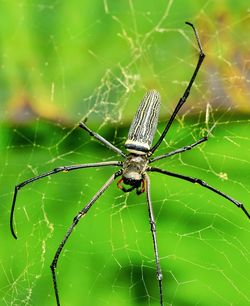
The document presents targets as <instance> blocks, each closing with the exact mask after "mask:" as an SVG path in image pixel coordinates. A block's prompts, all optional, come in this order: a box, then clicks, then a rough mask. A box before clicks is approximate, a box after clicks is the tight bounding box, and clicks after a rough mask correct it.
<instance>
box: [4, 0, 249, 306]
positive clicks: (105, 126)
mask: <svg viewBox="0 0 250 306" xmlns="http://www.w3.org/2000/svg"><path fill="white" fill-rule="evenodd" d="M190 3H192V2H190ZM221 3H222V2H221ZM244 3H245V1H238V2H237V5H236V4H233V2H232V3H231V2H230V1H225V2H223V4H220V5H221V7H218V6H217V5H218V3H217V2H216V3H215V2H214V1H203V2H200V3H199V4H197V3H192V4H190V6H188V5H187V4H184V3H183V1H178V0H173V1H161V2H160V1H159V3H157V4H155V3H153V4H152V3H147V2H143V3H139V2H138V3H135V2H133V1H124V2H123V3H122V4H115V3H111V2H110V1H108V0H104V1H103V3H102V5H101V6H100V5H99V6H98V5H97V6H94V5H93V4H91V6H90V4H89V6H88V5H86V6H84V5H83V6H82V7H81V9H82V10H83V11H85V9H88V12H90V16H91V19H88V20H87V21H86V23H85V24H84V27H83V29H82V30H81V31H80V30H79V28H74V25H73V24H72V23H69V22H68V23H67V21H65V20H67V19H69V20H70V18H71V19H72V16H74V18H75V17H76V16H78V15H79V12H78V10H80V9H79V7H78V6H77V7H74V6H67V5H66V4H65V3H64V2H62V3H59V2H54V3H53V4H45V2H44V3H39V4H38V3H34V4H32V5H31V4H27V3H26V2H22V5H21V6H20V7H22V11H21V13H20V16H21V17H22V18H23V20H24V21H25V22H27V23H28V22H29V21H30V20H29V19H28V15H26V10H25V7H26V8H28V9H30V10H32V9H33V10H34V11H35V12H36V13H37V14H40V16H42V18H45V17H46V18H47V16H57V14H58V13H59V12H62V11H63V12H64V15H63V16H64V21H65V22H66V24H65V25H64V30H65V31H66V32H67V33H68V39H67V40H66V41H65V42H64V44H63V46H62V47H61V46H59V44H60V42H61V41H60V40H59V36H60V33H57V34H55V33H54V36H51V37H50V39H49V43H50V44H51V46H52V47H51V48H52V50H53V51H54V53H53V54H55V58H56V61H57V65H58V66H57V67H59V72H58V75H57V79H56V78H55V80H54V79H52V78H51V79H50V78H49V77H45V82H47V84H48V86H47V90H48V93H47V95H46V91H44V92H43V91H41V90H40V92H42V97H45V99H41V100H42V102H41V101H40V100H39V99H37V98H36V97H33V96H32V94H30V96H27V94H26V93H25V94H24V95H23V96H24V98H25V99H24V100H25V103H24V102H23V103H22V104H21V105H18V104H17V103H15V102H11V103H10V107H9V106H8V107H5V108H4V111H3V112H2V113H3V114H5V118H7V117H8V118H9V120H8V123H5V124H2V130H3V138H2V141H1V147H2V148H3V150H2V152H1V165H2V167H1V171H0V180H1V186H2V188H1V195H0V197H1V202H2V203H3V206H2V207H3V211H2V215H3V218H2V222H1V228H2V233H3V241H4V243H3V244H2V248H1V258H0V266H1V281H0V298H1V305H55V297H54V290H53V285H52V278H51V273H50V268H49V266H50V264H51V262H52V259H53V256H54V254H55V251H56V249H57V247H58V245H59V243H60V241H61V240H62V238H63V236H64V235H65V233H66V231H67V229H68V227H69V226H70V224H71V222H72V220H73V217H74V216H75V215H76V214H77V212H78V211H79V210H80V209H81V208H82V207H83V205H85V203H87V202H88V201H89V200H90V199H91V198H92V196H93V195H94V194H95V192H96V191H97V190H98V189H99V188H100V187H101V186H102V185H103V184H104V182H105V181H106V180H107V179H108V178H109V177H110V175H111V174H112V173H113V172H114V171H115V170H116V169H113V168H109V169H107V168H105V169H86V170H82V171H76V172H70V173H67V174H66V173H61V174H57V175H54V176H51V177H48V178H46V179H43V180H40V181H38V182H36V183H33V184H30V185H27V186H26V187H25V188H23V189H22V190H21V191H20V192H19V195H18V199H17V209H16V215H15V228H16V230H17V236H18V240H17V241H14V239H13V238H12V237H10V233H9V224H8V218H9V212H10V205H11V200H12V195H13V193H12V192H13V189H12V188H14V185H15V184H17V183H20V182H22V181H24V180H26V179H27V178H30V177H32V176H35V175H38V174H39V173H43V172H46V171H48V170H50V169H53V168H55V167H57V166H61V165H71V164H76V163H88V162H97V161H111V160H117V159H119V157H117V156H116V155H115V154H114V153H113V152H112V151H110V150H108V149H107V148H105V147H103V146H102V145H101V144H98V143H97V142H96V141H93V139H90V137H89V135H87V134H86V133H84V132H83V131H82V130H79V129H78V128H77V123H78V122H79V121H81V120H84V119H85V118H88V121H87V124H88V126H89V127H91V128H92V129H93V130H94V131H96V132H98V133H100V134H101V135H102V136H103V137H105V138H106V139H108V140H109V141H110V142H112V143H113V144H115V145H116V146H118V147H119V148H122V149H123V144H124V142H125V139H126V135H127V131H128V127H129V124H130V122H131V117H132V116H133V114H134V112H135V110H136V108H137V107H138V104H139V101H140V100H141V98H142V96H143V95H144V94H145V92H146V91H147V90H148V89H149V88H150V89H151V88H156V89H157V90H158V91H159V92H160V93H161V96H162V107H161V118H160V125H159V127H158V131H157V136H159V135H160V132H161V131H162V130H163V128H164V122H165V121H166V118H169V116H170V115H171V111H172V110H173V108H174V106H175V103H176V102H177V101H178V98H179V97H180V95H181V94H182V93H183V91H184V89H185V86H186V85H187V81H188V80H189V78H190V75H191V73H192V71H193V69H194V65H195V64H196V61H197V57H198V55H197V52H196V49H195V48H196V44H195V39H194V35H193V32H192V31H191V30H190V29H189V28H187V26H185V24H184V21H186V20H188V21H193V22H195V24H196V26H197V27H198V31H199V34H200V38H201V41H202V42H203V48H204V51H205V53H206V55H207V58H206V60H205V63H204V65H203V66H202V69H201V72H200V74H199V76H198V79H197V80H196V83H195V85H194V86H193V88H192V92H191V96H190V97H189V100H188V102H187V103H186V105H185V106H184V108H183V110H182V111H181V112H180V114H179V116H178V118H177V120H175V122H174V124H173V126H172V127H171V129H170V131H169V133H168V135H167V137H166V139H165V140H164V142H163V144H162V145H161V147H160V149H159V150H157V155H158V154H163V153H165V152H168V151H171V150H174V149H177V148H179V147H182V146H184V145H188V144H191V143H193V142H195V141H196V140H198V139H200V138H201V137H203V136H204V135H209V141H208V142H206V143H204V144H202V145H200V146H198V147H196V148H195V149H192V150H191V151H188V152H185V153H183V154H182V155H176V156H174V157H172V158H168V159H165V160H161V161H159V162H157V163H156V164H155V165H157V166H159V167H161V168H163V169H167V170H169V171H172V172H175V173H182V174H184V175H189V176H192V177H198V178H202V179H204V180H205V181H207V182H208V183H209V184H211V185H212V186H214V187H216V188H218V189H219V190H221V191H223V192H225V193H227V194H229V195H231V196H232V197H234V198H235V199H237V200H239V201H241V202H242V203H244V204H245V206H246V207H247V208H248V211H249V209H250V201H249V195H250V184H249V168H250V165H249V161H250V159H249V143H250V137H249V123H250V121H249V119H248V118H249V116H248V114H249V102H248V101H249V60H250V59H249V45H250V42H249V38H248V36H249V34H248V33H249V11H247V7H246V6H244V5H246V4H244ZM92 5H93V6H92ZM234 6H235V7H234ZM94 8H95V9H97V8H98V9H99V11H100V12H101V14H100V15H98V17H97V15H96V13H94V12H93V10H94ZM74 14H76V15H74ZM76 18H78V17H76ZM79 18H80V17H79ZM89 18H90V17H89ZM59 21H60V20H59ZM59 21H58V22H59ZM61 22H62V21H61ZM32 24H33V25H35V26H36V27H37V29H38V30H39V31H42V30H43V29H44V28H43V27H45V25H41V24H40V23H39V19H37V20H36V19H34V20H33V23H32ZM59 24H60V22H59ZM102 28H105V30H106V28H107V33H110V35H107V37H106V38H105V39H104V40H101V41H100V43H98V45H97V44H94V42H92V44H91V43H90V42H89V44H88V45H87V47H86V48H85V49H84V52H85V51H86V53H87V54H88V57H87V59H86V62H88V61H89V62H90V63H89V65H87V63H86V62H85V59H84V58H83V59H82V61H83V62H84V65H85V69H84V72H86V71H87V72H88V73H87V75H86V73H84V74H83V73H82V71H80V69H83V66H81V65H82V64H81V63H76V62H75V61H74V52H76V51H72V50H78V49H77V47H78V46H79V45H81V42H82V41H83V39H84V37H85V35H89V36H91V37H93V36H94V35H95V33H96V32H97V33H98V31H100V33H98V39H99V38H100V37H101V35H103V34H102V33H103V32H101V30H100V29H102ZM239 33H240V35H239ZM57 35H59V36H57ZM92 39H94V38H92ZM114 42H117V45H114V44H112V43H114ZM170 42H171V43H170ZM247 42H248V43H247ZM70 43H72V44H70ZM109 43H111V44H112V45H111V46H109ZM59 47H61V48H62V49H63V50H65V52H68V53H67V54H66V55H65V54H64V56H63V55H62V51H60V48H59ZM66 48H67V50H66ZM69 48H70V49H71V50H70V51H69V50H68V49H69ZM116 49H117V50H119V52H112V53H110V52H109V50H116ZM7 51H8V50H7ZM7 51H6V56H9V54H8V52H7ZM72 55H73V56H72ZM67 56H68V57H70V58H72V66H74V65H75V67H73V68H74V69H73V68H72V69H71V66H70V67H69V66H68V65H69V62H68V60H67ZM50 60H51V59H50V57H49V55H48V54H46V52H45V54H43V61H42V66H43V65H44V66H46V67H47V66H49V65H50ZM77 65H79V66H80V67H79V70H78V67H77ZM91 65H95V66H98V67H99V70H98V71H94V72H93V71H92V70H91ZM42 66H39V68H37V69H38V72H40V73H41V74H42V73H45V71H46V70H44V68H42ZM3 71H4V72H7V68H3ZM73 73H76V74H77V79H78V80H76V79H74V78H71V79H69V80H68V79H67V77H68V76H69V75H71V74H73ZM34 74H35V73H34ZM79 78H82V79H80V80H79ZM86 79H87V80H88V82H87V80H86ZM73 81H74V82H73ZM84 82H86V84H85V83H84ZM35 84H36V83H35ZM36 85H37V84H36ZM27 87H28V86H27ZM34 88H35V89H37V88H39V86H38V85H37V86H34ZM34 88H33V90H34ZM82 88H83V89H82ZM25 89H27V88H25ZM83 92H84V93H86V94H83ZM6 95H7V93H6ZM27 97H28V98H27ZM31 97H32V98H34V100H33V99H31ZM46 97H49V98H46ZM30 99H31V101H35V102H36V103H33V104H32V102H30ZM14 100H15V99H14ZM58 101H60V103H59V102H58ZM68 101H74V102H72V103H68ZM42 103H43V105H42ZM10 122H12V123H10ZM13 122H14V123H13ZM18 122H19V124H17V123H18ZM157 136H156V137H157ZM150 178H151V185H152V200H153V208H154V214H155V219H156V225H157V234H158V247H159V254H160V261H161V266H162V270H163V275H164V284H163V286H164V301H165V304H166V305H249V304H250V295H249V287H250V278H249V275H250V263H249V259H250V247H249V234H250V228H249V222H248V220H247V218H246V216H245V215H244V214H243V213H242V211H241V210H239V209H236V207H234V205H233V204H232V203H230V202H227V201H226V200H225V199H223V198H220V197H218V195H215V194H213V193H212V192H210V191H208V190H203V189H204V188H202V187H200V186H196V185H192V184H190V183H188V182H184V181H180V180H176V179H174V178H170V177H164V176H160V175H157V174H155V173H152V174H151V175H150ZM57 279H58V286H59V293H60V298H61V303H62V305H91V304H93V305H95V306H98V305H126V306H128V305H151V306H152V305H159V293H158V287H157V281H156V273H155V262H154V253H153V245H152V241H151V232H150V226H149V223H148V213H147V207H146V201H145V195H144V194H143V195H140V196H137V195H136V194H134V193H131V194H124V193H122V192H121V191H120V190H119V189H118V188H116V184H115V183H114V184H113V185H112V186H111V187H110V188H109V190H108V191H107V192H105V194H104V195H103V196H102V197H101V198H100V199H99V200H98V201H97V203H96V204H95V206H94V207H93V208H92V209H91V211H90V212H89V213H88V214H87V216H86V217H85V218H84V219H83V220H81V221H80V222H79V224H78V225H77V227H76V230H75V231H74V232H73V234H72V236H71V237H70V239H69V241H68V242H67V244H66V246H65V248H64V251H63V252H62V254H61V257H60V259H59V262H58V267H57Z"/></svg>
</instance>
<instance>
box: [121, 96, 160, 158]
mask: <svg viewBox="0 0 250 306" xmlns="http://www.w3.org/2000/svg"><path fill="white" fill-rule="evenodd" d="M160 103H161V102H160V94H159V93H158V92H157V91H156V90H150V91H149V92H147V93H146V94H145V96H144V97H143V99H142V101H141V104H140V105H139V108H138V110H137V112H136V114H135V116H134V119H133V121H132V123H131V126H130V129H129V132H128V138H127V140H126V142H125V148H126V149H127V150H128V151H129V152H132V153H136V154H145V153H147V152H148V151H149V150H150V148H151V145H152V142H153V138H154V135H155V132H156V129H157V123H158V118H159V112H160Z"/></svg>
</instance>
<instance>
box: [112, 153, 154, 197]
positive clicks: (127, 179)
mask: <svg viewBox="0 0 250 306" xmlns="http://www.w3.org/2000/svg"><path fill="white" fill-rule="evenodd" d="M147 165H148V158H147V156H146V155H145V154H144V155H136V154H134V153H130V154H128V155H127V156H126V159H125V161H124V163H123V169H122V178H121V179H120V180H119V181H118V183H117V186H118V187H119V188H120V189H121V190H122V191H124V192H130V191H132V190H134V189H136V193H137V194H141V193H143V192H144V191H145V183H144V173H145V172H146V170H147ZM122 183H124V184H125V185H129V186H131V187H130V188H126V187H124V186H123V185H122Z"/></svg>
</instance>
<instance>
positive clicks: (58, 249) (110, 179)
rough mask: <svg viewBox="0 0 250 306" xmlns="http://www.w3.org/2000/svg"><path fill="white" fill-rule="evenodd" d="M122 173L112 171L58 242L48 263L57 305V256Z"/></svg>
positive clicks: (58, 301)
mask: <svg viewBox="0 0 250 306" xmlns="http://www.w3.org/2000/svg"><path fill="white" fill-rule="evenodd" d="M121 174H122V171H121V170H119V171H117V172H116V173H114V174H113V175H112V176H111V177H110V178H109V179H108V180H107V182H106V183H105V184H104V185H103V186H102V187H101V189H99V190H98V191H97V193H96V194H95V195H94V196H93V198H92V199H91V200H90V201H89V203H88V204H87V205H86V206H85V207H84V208H83V209H82V210H81V211H80V212H79V213H78V214H77V215H76V216H75V217H74V219H73V222H72V224H71V226H70V227H69V229H68V231H67V233H66V234H65V236H64V238H63V240H62V241H61V243H60V244H59V247H58V248H57V250H56V253H55V255H54V258H53V261H52V263H51V265H50V269H51V272H52V278H53V285H54V291H55V296H56V302H57V306H60V300H59V293H58V287H57V281H56V273H55V272H56V267H57V262H58V259H59V256H60V254H61V252H62V249H63V247H64V245H65V243H66V242H67V240H68V238H69V236H70V235H71V233H72V231H73V229H74V228H75V226H76V225H77V223H78V222H79V220H80V219H81V218H82V217H83V216H85V215H86V214H87V212H88V211H89V209H90V208H91V207H92V205H93V204H94V203H95V202H96V200H97V199H98V198H99V197H100V196H101V195H102V194H103V193H104V192H105V191H106V190H107V188H108V187H109V186H110V185H111V184H112V183H113V182H114V180H115V179H116V178H117V177H118V176H120V175H121Z"/></svg>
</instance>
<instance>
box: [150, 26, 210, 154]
mask: <svg viewBox="0 0 250 306" xmlns="http://www.w3.org/2000/svg"><path fill="white" fill-rule="evenodd" d="M186 24H187V25H189V26H191V27H192V28H193V30H194V34H195V37H196V41H197V43H198V47H199V59H198V62H197V64H196V67H195V70H194V72H193V74H192V77H191V79H190V81H189V83H188V86H187V88H186V90H185V91H184V94H183V96H182V97H181V98H180V100H179V102H178V104H177V105H176V107H175V110H174V112H173V114H172V115H171V117H170V119H169V121H168V123H167V125H166V127H165V129H164V131H163V132H162V134H161V136H160V138H159V140H158V141H157V143H156V144H155V145H154V146H153V148H151V149H150V152H149V153H150V155H152V154H153V153H154V151H155V150H156V149H157V148H158V147H159V145H160V144H161V142H162V140H163V139H164V137H165V136H166V134H167V132H168V130H169V128H170V126H171V125H172V123H173V120H174V118H175V117H176V115H177V114H178V112H179V110H180V108H181V107H182V105H183V104H184V103H185V102H186V100H187V98H188V96H189V93H190V90H191V87H192V85H193V83H194V81H195V79H196V76H197V73H198V71H199V69H200V67H201V64H202V62H203V60H204V58H205V54H204V52H203V50H202V46H201V42H200V38H199V36H198V33H197V32H196V29H195V27H194V26H193V25H192V24H191V23H190V22H186Z"/></svg>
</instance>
